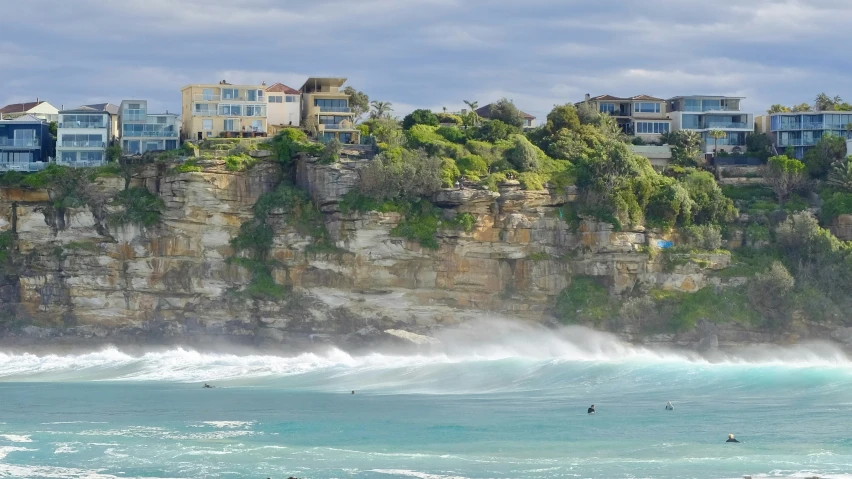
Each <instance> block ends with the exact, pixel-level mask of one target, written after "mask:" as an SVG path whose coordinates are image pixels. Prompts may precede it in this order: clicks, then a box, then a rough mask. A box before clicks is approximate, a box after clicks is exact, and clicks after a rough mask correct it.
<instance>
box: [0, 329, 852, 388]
mask: <svg viewBox="0 0 852 479" xmlns="http://www.w3.org/2000/svg"><path fill="white" fill-rule="evenodd" d="M437 337H438V339H439V340H440V341H441V345H440V347H439V348H438V349H435V350H434V351H433V352H430V353H428V354H426V353H420V354H412V355H402V354H398V353H395V354H388V353H382V352H374V353H371V354H365V355H360V356H353V355H350V354H348V353H345V352H343V351H341V350H339V349H334V348H330V349H328V350H326V351H324V352H321V353H320V352H313V353H304V354H300V355H298V356H293V357H280V356H272V355H235V354H215V353H201V352H197V351H193V350H188V349H182V348H177V349H173V350H169V351H165V352H149V353H147V354H143V355H141V356H132V355H129V354H126V353H123V352H121V351H119V350H117V349H115V348H107V349H104V350H103V351H99V352H94V353H88V354H80V355H45V356H39V355H35V354H26V353H25V354H3V353H0V380H23V381H26V380H41V381H43V380H50V381H66V380H67V381H86V380H119V381H177V382H202V381H219V382H222V381H231V380H239V381H242V382H250V381H257V380H259V379H267V378H282V379H286V378H293V377H298V376H303V375H305V374H310V373H315V372H322V373H324V374H326V375H327V377H329V378H343V379H345V378H346V377H347V376H348V375H351V374H364V373H380V372H383V371H390V370H400V369H409V370H418V369H420V368H424V367H434V366H441V365H450V366H454V365H458V364H471V365H477V364H483V363H490V362H495V361H510V360H511V361H521V362H524V363H527V364H528V365H529V366H531V367H532V369H529V370H528V372H529V373H530V374H534V373H535V368H537V367H544V366H547V365H548V364H560V363H604V364H605V363H615V364H629V365H631V366H635V365H637V364H661V365H669V366H678V365H680V366H684V365H689V366H695V365H698V366H701V367H711V368H729V367H743V366H745V367H780V368H815V367H819V368H831V369H841V370H844V371H847V372H852V362H850V360H849V358H848V357H847V356H846V355H845V354H843V352H842V351H840V350H839V349H838V348H836V347H834V346H831V345H828V344H810V345H800V346H794V347H789V348H781V347H771V346H755V347H750V348H744V349H742V350H739V351H737V352H734V353H717V354H715V355H713V356H708V357H705V356H699V355H698V354H695V353H688V352H681V351H667V350H655V349H650V348H646V347H640V346H634V345H631V344H628V343H624V342H622V341H619V340H618V339H617V338H615V337H614V336H612V335H609V334H605V333H600V332H594V331H591V330H588V329H585V328H581V327H570V328H563V329H560V330H548V329H545V328H543V327H539V326H535V325H530V324H526V323H519V322H510V321H489V322H474V323H466V324H465V325H464V326H463V327H459V328H456V329H450V330H446V331H443V332H441V333H439V334H438V335H437ZM536 364H538V365H537V366H536ZM404 376H405V375H400V376H398V377H385V378H382V383H381V384H377V386H381V387H384V388H393V387H395V386H398V385H399V384H400V382H401V383H404V382H405V381H406V378H405V377H404ZM485 376H487V375H485Z"/></svg>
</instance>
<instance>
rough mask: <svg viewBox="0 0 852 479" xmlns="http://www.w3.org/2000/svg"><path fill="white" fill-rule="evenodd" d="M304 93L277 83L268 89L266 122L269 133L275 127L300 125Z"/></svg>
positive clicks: (271, 132) (272, 132)
mask: <svg viewBox="0 0 852 479" xmlns="http://www.w3.org/2000/svg"><path fill="white" fill-rule="evenodd" d="M301 97H302V94H301V92H299V90H296V89H295V88H290V87H288V86H287V85H285V84H283V83H276V84H274V85H272V86H270V87H269V88H267V89H266V123H267V128H268V129H269V134H274V133H275V132H274V131H272V130H273V129H275V128H274V127H285V126H299V117H300V116H301V115H300V112H299V110H300V108H301Z"/></svg>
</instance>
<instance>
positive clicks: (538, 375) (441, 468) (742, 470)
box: [0, 321, 852, 479]
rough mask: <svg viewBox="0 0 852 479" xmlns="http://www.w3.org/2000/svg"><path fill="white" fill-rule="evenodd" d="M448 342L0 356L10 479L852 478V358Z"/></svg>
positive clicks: (826, 352) (498, 336)
mask: <svg viewBox="0 0 852 479" xmlns="http://www.w3.org/2000/svg"><path fill="white" fill-rule="evenodd" d="M437 338H438V339H439V340H440V345H439V346H437V347H433V348H431V349H430V350H418V351H400V350H399V349H387V350H376V351H373V352H370V353H364V354H352V353H347V352H344V351H341V350H339V349H336V348H325V349H317V350H315V351H311V352H304V353H295V352H289V351H282V352H281V353H280V354H269V353H263V354H259V353H254V354H247V353H245V352H240V353H235V352H230V353H228V352H218V353H211V352H200V351H195V350H192V349H189V348H174V349H167V350H158V351H154V350H152V351H149V352H147V353H144V354H128V353H126V352H123V351H121V350H120V349H117V348H104V349H102V350H99V351H94V352H87V353H80V354H32V353H20V352H17V353H12V352H0V401H2V407H0V477H14V478H109V479H112V478H242V477H246V478H249V477H259V478H266V477H270V478H275V477H284V478H286V477H289V476H295V477H300V478H343V477H347V478H409V477H415V478H442V479H449V478H470V479H474V478H520V477H523V478H527V477H528V478H558V477H565V478H568V477H572V478H573V477H580V478H646V477H647V478H672V479H674V478H697V479H721V478H739V477H743V476H744V475H751V476H752V477H755V478H756V477H802V478H803V477H812V476H820V477H838V478H847V477H850V478H852V474H850V473H852V439H850V437H849V436H850V435H849V432H848V431H849V428H848V423H849V417H850V413H852V362H850V360H849V358H848V357H847V355H846V354H845V353H844V352H843V351H841V350H840V349H839V348H837V347H835V346H832V345H830V344H818V343H814V344H805V345H799V346H794V347H787V348H782V347H777V346H759V347H758V346H755V347H749V348H742V349H738V350H735V351H726V352H714V353H713V354H707V355H699V354H697V353H689V352H683V351H675V350H660V349H651V348H645V347H639V346H634V345H630V344H626V343H623V342H621V341H619V340H618V339H616V338H615V337H613V336H611V335H607V334H603V333H598V332H593V331H590V330H587V329H584V328H579V327H574V328H564V329H560V330H551V329H545V328H542V327H536V326H531V325H528V324H521V323H515V322H511V321H482V322H475V323H469V324H467V325H465V326H464V327H459V328H454V329H450V330H446V331H444V332H442V333H440V334H438V335H437ZM204 383H210V384H212V385H214V386H215V388H214V389H202V388H201V385H203V384H204ZM353 391H354V392H355V394H352V392H353ZM666 401H672V402H673V404H674V406H675V410H674V411H665V409H664V406H665V403H666ZM590 404H595V405H596V408H597V410H598V412H597V414H595V415H593V416H590V415H587V414H586V408H587V407H588V406H589V405H590ZM728 434H736V436H737V438H738V439H740V440H741V441H742V442H741V443H739V444H727V443H725V439H726V438H727V435H728Z"/></svg>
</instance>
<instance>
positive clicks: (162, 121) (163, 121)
mask: <svg viewBox="0 0 852 479" xmlns="http://www.w3.org/2000/svg"><path fill="white" fill-rule="evenodd" d="M157 124H159V125H165V124H166V117H164V116H158V117H157Z"/></svg>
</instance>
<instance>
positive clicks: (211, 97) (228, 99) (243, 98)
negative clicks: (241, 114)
mask: <svg viewBox="0 0 852 479" xmlns="http://www.w3.org/2000/svg"><path fill="white" fill-rule="evenodd" d="M192 101H224V102H233V101H245V102H250V103H263V104H266V97H265V96H256V97H254V98H249V97H248V96H246V95H243V94H240V95H237V96H235V97H232V96H222V95H205V94H203V93H202V94H200V95H199V94H195V95H192Z"/></svg>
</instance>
